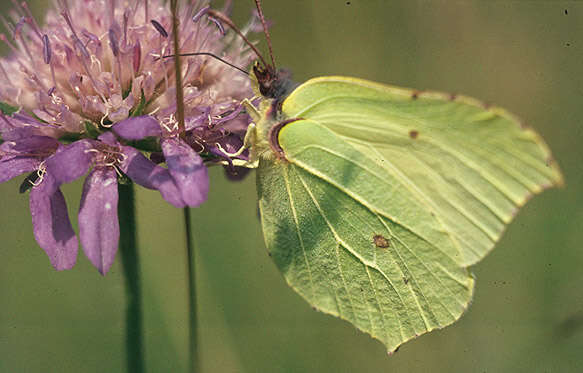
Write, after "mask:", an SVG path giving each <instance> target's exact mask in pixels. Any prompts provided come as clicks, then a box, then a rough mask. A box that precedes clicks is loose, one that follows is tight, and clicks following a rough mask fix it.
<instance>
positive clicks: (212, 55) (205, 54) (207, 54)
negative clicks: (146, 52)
mask: <svg viewBox="0 0 583 373" xmlns="http://www.w3.org/2000/svg"><path fill="white" fill-rule="evenodd" d="M176 56H178V57H194V56H209V57H212V58H214V59H216V60H217V61H220V62H222V63H224V64H225V65H228V66H230V67H232V68H233V69H235V70H237V71H240V72H242V73H243V74H245V75H249V72H247V71H245V70H243V69H242V68H240V67H239V66H237V65H233V64H232V63H230V62H229V61H226V60H225V59H223V58H221V57H219V56H217V55H216V54H214V53H211V52H192V53H180V54H167V55H165V56H162V58H172V57H176ZM159 59H160V57H156V59H155V60H156V61H157V60H159Z"/></svg>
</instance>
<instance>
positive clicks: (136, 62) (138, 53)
mask: <svg viewBox="0 0 583 373" xmlns="http://www.w3.org/2000/svg"><path fill="white" fill-rule="evenodd" d="M141 62H142V47H141V45H140V41H137V42H136V45H134V48H133V50H132V65H133V67H134V73H136V74H137V73H138V72H139V71H140V63H141Z"/></svg>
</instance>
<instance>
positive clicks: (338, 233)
mask: <svg viewBox="0 0 583 373" xmlns="http://www.w3.org/2000/svg"><path fill="white" fill-rule="evenodd" d="M306 131H307V132H306ZM306 133H308V134H309V135H306ZM279 138H280V144H281V146H282V148H283V149H284V150H285V152H286V157H287V160H278V159H262V160H261V161H260V165H259V170H258V188H259V198H260V208H261V216H262V224H263V231H264V235H265V240H266V244H267V248H268V250H269V251H270V254H271V255H272V257H273V259H274V261H275V263H276V264H277V266H278V267H279V269H280V270H281V271H282V273H283V275H284V277H285V278H286V280H287V282H288V283H289V284H290V286H292V287H293V288H294V289H295V290H296V291H298V292H299V293H300V294H301V295H302V296H303V297H304V298H306V300H307V301H308V302H309V303H310V304H311V305H312V306H314V307H316V308H318V309H319V310H321V311H323V312H326V313H330V314H332V315H335V316H339V317H341V318H343V319H346V320H348V321H350V322H351V323H352V324H354V325H355V326H357V327H358V328H359V329H361V330H363V331H365V332H368V333H369V334H371V335H372V336H374V337H375V338H377V339H379V340H381V341H382V342H383V343H384V344H385V345H386V347H387V349H388V350H389V351H393V350H395V349H396V348H397V347H398V346H399V345H400V344H402V343H404V342H405V341H407V340H409V339H411V338H414V337H415V336H417V335H420V334H423V333H425V332H427V331H430V330H432V329H435V328H441V327H444V326H446V325H449V324H451V323H453V322H454V321H455V320H457V319H458V318H459V317H460V316H461V314H462V313H463V312H464V310H465V309H466V307H467V305H468V303H469V302H470V299H471V296H472V290H473V279H472V278H471V276H470V275H469V274H468V272H467V270H466V269H465V268H463V267H461V266H459V264H458V263H457V262H456V261H455V260H454V259H453V258H452V257H451V256H450V255H449V254H447V253H445V252H443V251H442V250H441V249H440V247H438V246H436V245H435V244H434V243H432V242H431V241H429V240H427V239H426V238H424V237H422V236H420V235H419V234H417V233H415V232H413V231H411V230H410V229H409V228H408V227H406V226H404V225H402V224H399V223H396V222H395V221H394V220H393V219H391V218H390V217H387V216H386V215H385V213H384V211H381V210H379V209H377V208H376V207H375V203H376V202H379V201H366V200H364V199H362V197H360V194H359V191H360V190H361V189H362V188H359V187H357V186H355V184H356V183H359V182H362V180H363V179H362V178H363V177H364V178H367V177H370V178H371V180H368V181H366V180H365V182H366V184H367V185H368V186H364V185H361V186H362V187H367V188H368V187H369V186H370V187H371V188H375V187H376V188H378V189H379V194H380V195H381V196H382V188H385V187H386V185H385V183H384V182H383V181H382V180H376V181H375V180H374V177H372V176H371V175H369V174H367V172H366V171H363V170H361V169H358V168H355V165H354V162H353V161H351V160H350V159H349V158H354V157H357V159H359V158H360V159H363V155H358V154H356V153H354V152H356V151H355V150H354V149H352V148H351V146H350V145H348V144H345V143H343V140H341V139H340V138H339V137H338V136H336V135H335V134H334V133H333V132H331V131H330V130H328V129H327V128H325V127H322V126H320V125H319V124H318V123H315V122H311V121H307V120H305V121H297V122H294V123H291V124H290V125H288V126H286V127H285V128H284V129H283V130H282V131H281V133H280V136H279ZM298 141H299V142H298ZM301 142H306V143H307V145H305V146H304V145H302V144H301ZM343 152H344V153H345V154H342V153H343ZM348 153H349V154H348ZM331 154H336V155H335V156H334V155H331ZM310 160H319V161H322V162H310ZM324 164H327V166H323V165H324ZM315 169H319V171H315ZM334 170H338V173H337V175H332V176H330V175H327V176H326V175H324V174H330V172H332V173H333V172H334ZM352 172H354V173H355V174H354V175H353V174H352ZM335 176H338V177H340V178H342V177H343V176H344V178H345V180H344V183H343V181H342V179H340V180H337V179H336V177H335ZM355 176H359V177H360V178H359V177H355ZM346 188H348V189H355V190H356V191H355V192H353V193H352V192H347V189H346ZM388 202H389V203H390V198H389V199H388ZM429 218H431V217H430V216H429ZM444 236H445V237H442V239H445V240H447V237H446V235H444Z"/></svg>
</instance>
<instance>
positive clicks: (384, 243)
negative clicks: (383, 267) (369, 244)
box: [372, 234, 391, 249]
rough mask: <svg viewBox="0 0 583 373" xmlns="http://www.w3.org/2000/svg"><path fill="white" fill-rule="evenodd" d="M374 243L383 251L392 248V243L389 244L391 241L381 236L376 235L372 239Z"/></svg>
mask: <svg viewBox="0 0 583 373" xmlns="http://www.w3.org/2000/svg"><path fill="white" fill-rule="evenodd" d="M372 241H373V242H374V244H375V246H376V247H379V248H382V249H386V248H387V247H389V246H391V243H390V242H389V240H387V239H386V238H385V237H383V236H382V235H380V234H375V235H374V236H373V237H372Z"/></svg>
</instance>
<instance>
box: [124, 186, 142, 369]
mask: <svg viewBox="0 0 583 373" xmlns="http://www.w3.org/2000/svg"><path fill="white" fill-rule="evenodd" d="M118 215H119V221H120V237H119V250H120V252H121V261H122V266H123V273H124V277H125V285H126V294H127V305H126V356H127V372H129V373H142V372H145V364H144V349H143V336H144V332H143V323H142V304H141V303H142V289H141V283H140V262H139V257H138V246H137V235H136V212H135V204H134V187H133V185H121V184H120V185H119V204H118Z"/></svg>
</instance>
